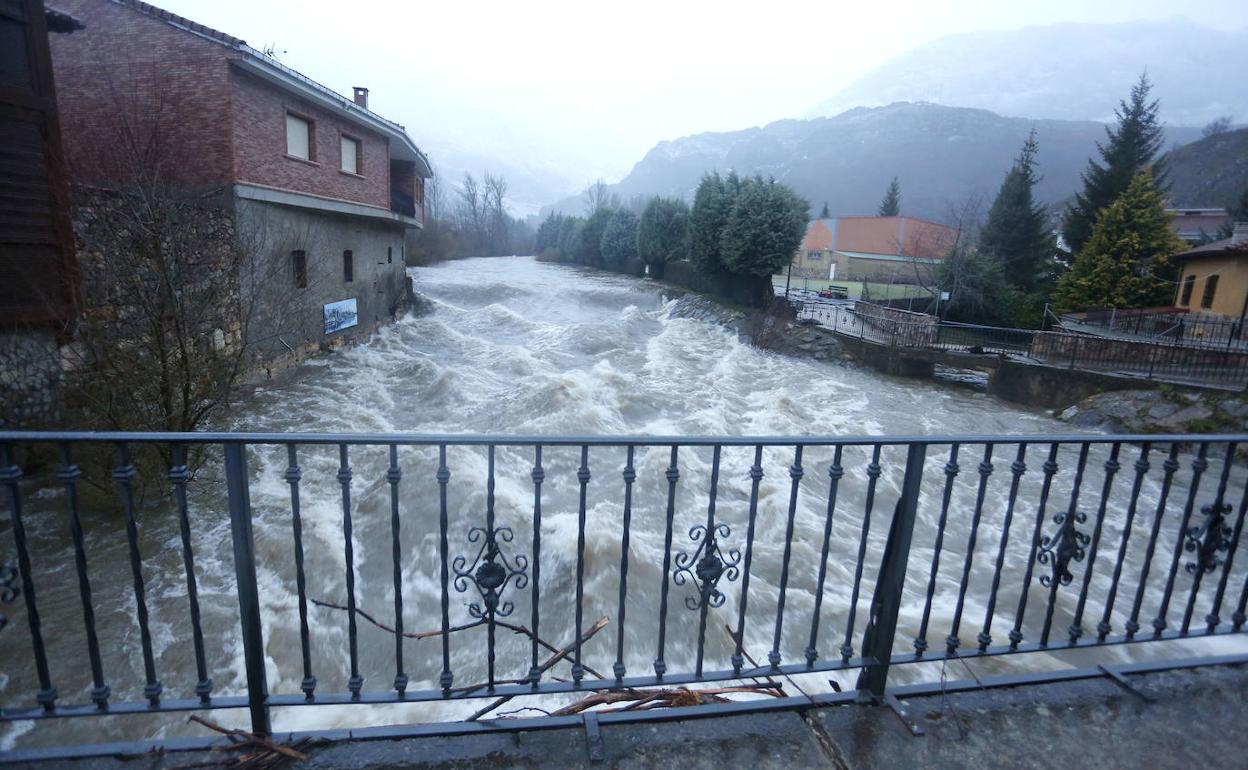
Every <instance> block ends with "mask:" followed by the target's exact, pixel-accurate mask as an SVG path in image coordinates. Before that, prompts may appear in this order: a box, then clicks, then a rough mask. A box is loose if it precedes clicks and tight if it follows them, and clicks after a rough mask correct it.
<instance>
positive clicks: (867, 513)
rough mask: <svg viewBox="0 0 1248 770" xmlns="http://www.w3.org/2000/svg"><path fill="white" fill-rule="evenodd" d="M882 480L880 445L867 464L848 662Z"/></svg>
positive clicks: (845, 652) (844, 652) (844, 656)
mask: <svg viewBox="0 0 1248 770" xmlns="http://www.w3.org/2000/svg"><path fill="white" fill-rule="evenodd" d="M879 480H880V445H879V444H875V445H874V446H872V448H871V462H870V463H868V464H867V499H866V502H865V503H864V505H863V513H862V533H861V535H860V537H859V540H858V564H857V566H856V567H855V568H854V587H853V589H852V591H851V593H850V598H849V617H848V618H847V619H846V621H845V642H844V643H843V644H842V645H841V660H842V661H845V662H848V661H849V659H850V658H852V657H854V644H853V642H854V621H855V619H856V617H857V614H858V592H859V591H860V590H861V588H862V568H863V566H864V564H865V563H866V560H867V538H868V537H869V536H870V533H871V509H872V508H873V507H874V506H875V484H876V482H877V481H879Z"/></svg>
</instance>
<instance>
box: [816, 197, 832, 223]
mask: <svg viewBox="0 0 1248 770" xmlns="http://www.w3.org/2000/svg"><path fill="white" fill-rule="evenodd" d="M831 216H832V214H831V213H830V212H829V211H828V202H827V201H824V202H823V208H822V209H821V210H820V211H819V218H820V219H828V218H830V217H831Z"/></svg>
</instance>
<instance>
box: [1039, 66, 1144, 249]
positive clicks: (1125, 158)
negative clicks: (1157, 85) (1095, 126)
mask: <svg viewBox="0 0 1248 770" xmlns="http://www.w3.org/2000/svg"><path fill="white" fill-rule="evenodd" d="M1152 87H1153V85H1152V83H1150V82H1149V80H1148V73H1144V74H1142V75H1140V79H1139V81H1138V82H1137V83H1136V84H1135V85H1134V86H1133V87H1132V88H1131V96H1130V97H1129V98H1128V100H1127V101H1123V102H1119V104H1118V109H1116V110H1114V114H1115V115H1116V116H1117V117H1118V125H1117V126H1116V127H1114V128H1109V127H1106V129H1105V134H1106V136H1107V137H1108V141H1107V142H1106V143H1105V144H1101V143H1100V142H1098V143H1097V145H1096V150H1097V153H1098V154H1099V155H1100V157H1101V162H1097V160H1096V159H1095V158H1089V159H1088V168H1087V170H1086V171H1084V172H1083V190H1082V192H1079V193H1076V194H1075V200H1074V203H1072V204H1070V206H1068V207H1067V209H1066V218H1065V222H1064V223H1063V225H1062V237H1063V238H1064V239H1065V241H1066V247H1067V248H1068V249H1070V252H1071V253H1072V254H1077V253H1078V252H1079V251H1080V250H1081V249H1082V248H1083V245H1084V244H1085V243H1086V242H1087V240H1088V238H1089V237H1090V236H1091V235H1092V228H1093V226H1094V225H1095V223H1096V221H1097V218H1098V216H1099V213H1100V211H1101V209H1103V208H1105V207H1106V206H1108V205H1110V204H1111V203H1113V202H1114V201H1115V200H1116V199H1117V198H1118V196H1120V195H1122V193H1123V191H1124V190H1126V189H1127V186H1128V185H1129V184H1131V182H1132V180H1133V179H1134V178H1135V177H1136V175H1138V174H1139V173H1140V171H1142V170H1143V169H1144V168H1146V167H1148V166H1152V169H1153V172H1152V176H1153V180H1154V183H1155V184H1156V185H1157V187H1158V188H1160V189H1163V190H1164V189H1165V188H1166V186H1167V185H1166V171H1165V168H1164V167H1162V166H1161V164H1160V163H1159V162H1154V160H1153V159H1154V158H1155V157H1156V156H1157V153H1158V151H1159V150H1160V149H1161V146H1162V143H1163V142H1164V141H1165V134H1164V132H1163V130H1162V126H1161V122H1160V119H1159V118H1158V102H1157V100H1153V101H1149V99H1148V95H1149V92H1150V91H1151V90H1152Z"/></svg>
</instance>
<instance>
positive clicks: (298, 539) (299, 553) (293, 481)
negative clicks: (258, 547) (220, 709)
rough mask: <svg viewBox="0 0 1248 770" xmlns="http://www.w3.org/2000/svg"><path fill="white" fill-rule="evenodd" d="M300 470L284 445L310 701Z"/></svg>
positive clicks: (312, 685)
mask: <svg viewBox="0 0 1248 770" xmlns="http://www.w3.org/2000/svg"><path fill="white" fill-rule="evenodd" d="M301 478H303V471H302V470H300V468H299V456H298V448H297V447H296V445H295V444H287V445H286V483H287V484H289V485H290V522H291V529H292V530H293V533H294V538H295V588H296V590H297V591H298V593H299V651H300V653H301V654H302V656H303V681H302V682H300V684H299V689H301V690H303V696H304V698H305V699H306V700H308V701H311V700H313V699H314V697H315V693H316V677H315V676H313V675H312V645H311V639H310V635H309V633H308V581H307V576H306V575H305V574H304V571H303V516H302V514H301V513H300V511H299V480H300V479H301Z"/></svg>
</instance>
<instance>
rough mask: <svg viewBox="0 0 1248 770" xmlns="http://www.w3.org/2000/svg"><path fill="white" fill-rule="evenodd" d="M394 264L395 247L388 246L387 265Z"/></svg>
mask: <svg viewBox="0 0 1248 770" xmlns="http://www.w3.org/2000/svg"><path fill="white" fill-rule="evenodd" d="M392 262H394V247H393V246H387V247H386V264H387V265H389V264H390V263H392Z"/></svg>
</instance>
